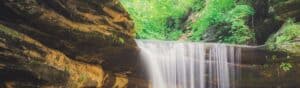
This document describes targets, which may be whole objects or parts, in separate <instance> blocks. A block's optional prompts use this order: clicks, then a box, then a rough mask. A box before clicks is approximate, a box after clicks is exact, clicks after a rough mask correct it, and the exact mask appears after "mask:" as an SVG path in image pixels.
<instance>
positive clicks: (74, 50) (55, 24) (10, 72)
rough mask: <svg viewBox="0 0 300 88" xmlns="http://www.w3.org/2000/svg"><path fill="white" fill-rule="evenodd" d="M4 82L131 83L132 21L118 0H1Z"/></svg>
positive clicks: (0, 73) (0, 81)
mask: <svg viewBox="0 0 300 88" xmlns="http://www.w3.org/2000/svg"><path fill="white" fill-rule="evenodd" d="M0 11H1V15H0V78H1V79H0V87H20V88H23V87H105V88H106V87H113V88H123V87H126V86H127V83H128V74H130V73H131V72H132V71H133V70H134V65H135V64H136V61H137V60H136V55H135V54H136V52H137V49H136V44H135V42H134V38H133V33H134V31H133V22H132V20H131V19H130V17H129V16H128V14H127V12H126V11H124V9H123V8H122V6H121V5H120V4H119V1H117V0H45V1H44V0H2V1H0Z"/></svg>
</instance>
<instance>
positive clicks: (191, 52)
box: [137, 40, 241, 88]
mask: <svg viewBox="0 0 300 88" xmlns="http://www.w3.org/2000/svg"><path fill="white" fill-rule="evenodd" d="M137 43H138V46H139V47H140V49H141V56H142V59H143V60H144V62H145V64H146V67H147V71H148V74H149V78H150V80H151V87H152V88H234V87H235V86H234V84H235V83H234V81H236V79H237V78H239V77H238V76H239V71H238V69H237V68H235V67H234V64H238V63H239V62H240V52H241V51H240V49H239V48H235V47H233V46H228V45H224V44H203V43H182V42H161V41H143V40H138V41H137Z"/></svg>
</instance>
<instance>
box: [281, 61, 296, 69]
mask: <svg viewBox="0 0 300 88" xmlns="http://www.w3.org/2000/svg"><path fill="white" fill-rule="evenodd" d="M292 67H293V66H292V64H291V63H285V62H282V63H281V64H280V68H281V69H282V70H283V71H289V70H290V69H292Z"/></svg>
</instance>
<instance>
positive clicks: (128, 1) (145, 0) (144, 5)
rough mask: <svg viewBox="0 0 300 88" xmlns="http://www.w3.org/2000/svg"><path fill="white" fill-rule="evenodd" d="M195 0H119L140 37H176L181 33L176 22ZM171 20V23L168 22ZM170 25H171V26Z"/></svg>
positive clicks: (162, 38) (163, 38)
mask: <svg viewBox="0 0 300 88" xmlns="http://www.w3.org/2000/svg"><path fill="white" fill-rule="evenodd" d="M194 1H195V0H121V3H122V4H123V5H124V7H125V8H126V9H127V11H128V12H129V14H130V15H131V17H132V18H133V20H134V21H135V25H136V29H137V38H140V39H161V40H165V39H177V38H178V37H179V35H180V33H182V32H181V31H180V29H178V25H180V23H179V22H178V20H179V19H181V17H182V16H183V15H184V14H185V13H187V11H188V8H190V7H191V6H193V5H192V4H193V3H194ZM170 20H171V23H172V24H169V23H170V22H169V21H170ZM170 25H173V26H172V27H171V26H170Z"/></svg>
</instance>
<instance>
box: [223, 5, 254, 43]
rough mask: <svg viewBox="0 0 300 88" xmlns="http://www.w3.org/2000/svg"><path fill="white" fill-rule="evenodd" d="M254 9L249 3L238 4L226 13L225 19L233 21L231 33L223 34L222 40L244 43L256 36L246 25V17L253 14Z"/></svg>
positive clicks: (229, 21)
mask: <svg viewBox="0 0 300 88" xmlns="http://www.w3.org/2000/svg"><path fill="white" fill-rule="evenodd" d="M252 14H253V10H252V8H251V7H249V6H247V5H237V6H236V7H235V8H233V9H232V10H231V11H229V12H228V13H227V15H226V18H225V21H226V22H228V23H231V30H229V33H230V35H227V36H223V38H222V39H221V40H222V42H226V43H235V44H243V43H246V42H247V41H249V40H251V39H253V38H254V33H253V32H252V31H251V30H250V29H249V27H248V26H247V25H246V21H245V20H244V18H245V17H247V16H249V15H252Z"/></svg>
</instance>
